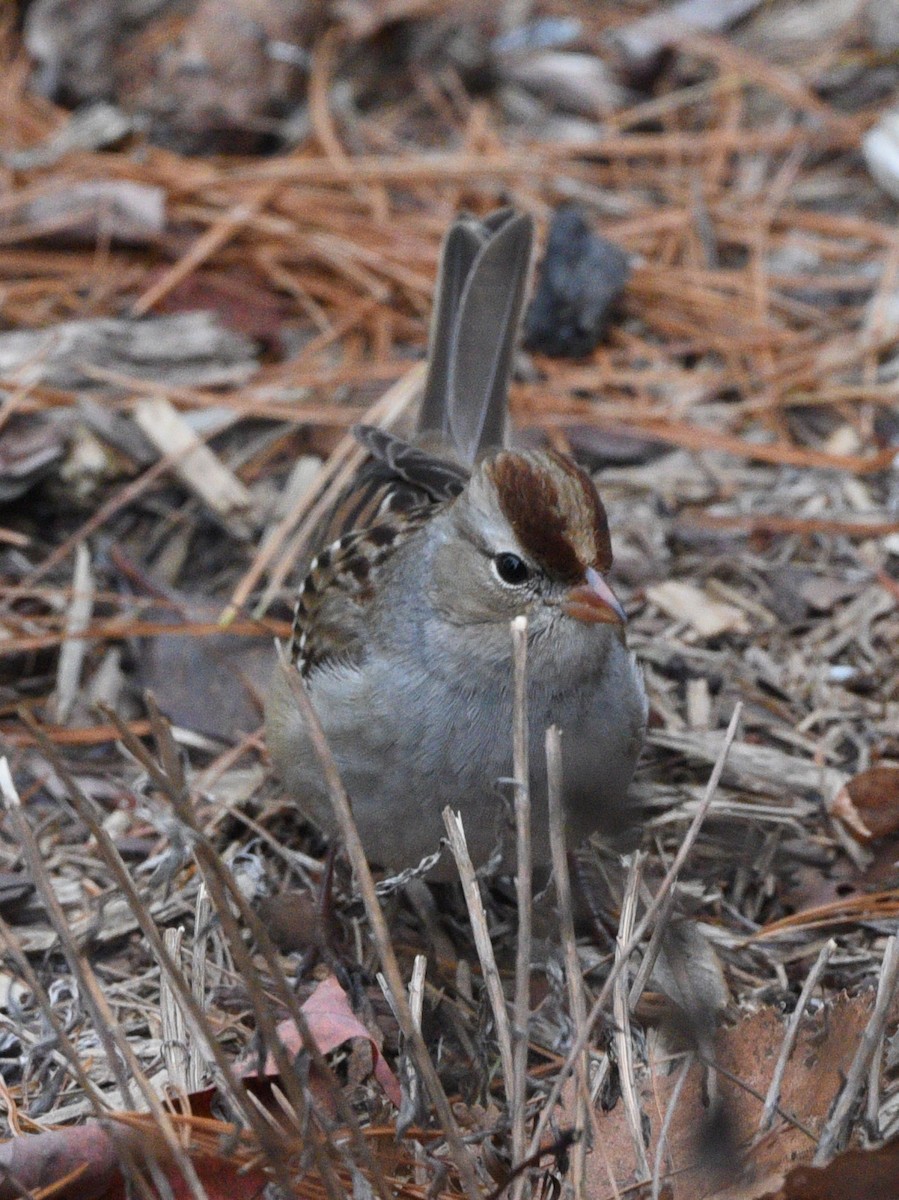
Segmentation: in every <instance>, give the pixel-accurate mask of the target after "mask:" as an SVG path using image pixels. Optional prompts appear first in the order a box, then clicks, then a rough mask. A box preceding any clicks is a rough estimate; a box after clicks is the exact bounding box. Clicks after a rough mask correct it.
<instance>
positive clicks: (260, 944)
mask: <svg viewBox="0 0 899 1200" xmlns="http://www.w3.org/2000/svg"><path fill="white" fill-rule="evenodd" d="M146 699H147V707H148V710H149V713H150V721H151V724H152V727H153V733H154V736H155V739H156V744H157V747H158V749H159V756H160V759H161V763H162V768H163V770H162V771H161V772H160V770H159V765H158V764H157V763H155V762H154V761H153V759H152V757H151V756H150V755H147V754H146V750H145V749H144V748H143V747H142V746H140V743H137V744H138V746H140V749H141V750H142V751H143V753H144V754H145V755H146V758H147V760H148V762H149V769H150V771H151V773H152V775H153V778H154V779H157V780H158V781H159V785H160V787H161V788H162V789H163V791H164V792H165V794H166V795H167V796H168V797H169V799H170V800H171V802H172V806H173V808H174V810H175V814H176V816H177V817H178V818H179V820H180V821H181V822H182V824H183V825H184V826H185V827H186V828H187V829H189V830H190V833H191V841H192V847H193V852H194V857H195V859H196V861H197V864H198V865H199V867H200V870H201V872H202V874H203V877H204V880H205V882H206V885H207V887H208V888H209V890H210V892H211V893H212V895H213V898H214V899H215V903H216V912H217V914H218V917H219V920H220V922H221V925H222V929H223V930H224V932H225V933H226V935H227V937H228V944H229V946H230V948H231V953H232V954H233V955H234V958H235V961H236V963H237V966H238V970H239V973H240V975H241V976H242V978H243V979H244V982H245V985H246V987H247V990H248V991H249V993H250V997H251V999H252V1001H253V1006H254V1012H255V1013H256V1020H257V1023H258V1024H259V1026H260V1029H261V1030H262V1032H263V1035H264V1037H265V1040H266V1044H267V1045H268V1048H269V1049H270V1051H271V1053H272V1056H273V1058H274V1059H275V1063H276V1065H277V1067H278V1071H279V1073H280V1075H281V1079H282V1083H281V1086H282V1087H283V1088H284V1090H285V1091H286V1092H287V1093H288V1097H289V1099H290V1100H291V1101H292V1102H293V1104H294V1110H295V1117H296V1120H297V1121H298V1123H299V1122H302V1123H303V1124H304V1127H305V1136H306V1137H307V1138H308V1137H309V1136H310V1129H309V1127H308V1124H306V1123H305V1121H304V1114H305V1113H306V1112H307V1109H308V1104H307V1101H306V1096H305V1093H304V1092H303V1090H302V1087H301V1086H300V1084H299V1080H298V1079H297V1078H296V1072H295V1071H294V1070H293V1069H292V1065H293V1064H292V1063H291V1061H290V1058H289V1056H288V1054H287V1051H286V1049H285V1048H284V1046H283V1044H282V1043H281V1040H280V1038H279V1037H278V1035H277V1030H276V1028H275V1024H274V1018H273V1017H272V1015H271V1005H270V1003H269V1001H268V997H267V996H266V995H265V993H264V991H263V989H262V988H261V986H259V984H258V978H257V971H256V967H255V963H254V961H253V958H252V955H251V954H250V952H249V950H248V949H247V947H246V946H245V945H244V942H243V937H242V931H241V928H240V926H239V925H238V922H237V920H236V919H235V917H234V915H233V913H232V912H231V908H230V906H229V903H228V901H229V899H230V900H231V902H232V903H233V904H234V906H235V907H236V909H237V911H238V913H239V915H240V918H241V920H242V921H243V922H244V925H245V926H246V927H247V928H248V929H249V931H250V933H251V935H252V937H253V939H254V941H255V943H256V947H257V949H258V950H259V952H260V953H261V954H262V956H263V958H264V959H265V962H266V965H267V967H268V968H269V971H270V972H271V975H272V979H273V980H274V982H275V984H276V986H277V988H278V999H279V1000H280V1001H281V1003H282V1004H283V1005H284V1007H285V1008H286V1010H287V1012H288V1014H289V1016H290V1018H291V1020H293V1022H294V1024H295V1025H296V1027H297V1029H298V1030H299V1033H300V1037H301V1038H302V1041H303V1047H304V1049H305V1050H306V1052H307V1053H308V1054H309V1056H310V1058H311V1060H312V1063H313V1066H314V1067H315V1069H316V1070H317V1071H318V1072H319V1075H320V1076H321V1078H322V1079H324V1080H325V1082H326V1084H327V1086H328V1088H329V1090H330V1093H331V1097H332V1099H333V1102H334V1106H335V1108H336V1110H337V1112H338V1114H339V1116H340V1117H341V1119H342V1120H343V1121H344V1122H345V1124H346V1126H347V1128H348V1129H349V1131H350V1135H351V1138H352V1144H353V1146H354V1148H355V1149H356V1150H357V1152H358V1153H359V1155H360V1159H361V1162H362V1164H363V1165H364V1166H366V1167H368V1169H369V1171H370V1172H371V1179H370V1181H369V1182H370V1183H372V1184H373V1185H374V1187H375V1189H376V1191H377V1192H378V1195H379V1196H380V1197H381V1200H390V1191H389V1189H388V1187H387V1184H386V1181H385V1180H384V1177H383V1174H382V1172H381V1170H380V1166H379V1164H378V1162H377V1160H376V1159H375V1158H374V1156H373V1155H372V1153H371V1148H370V1146H369V1144H368V1142H367V1141H366V1139H365V1137H364V1135H363V1133H362V1130H361V1128H360V1126H359V1122H358V1120H357V1118H356V1115H355V1113H354V1112H353V1110H352V1107H351V1106H350V1104H349V1103H348V1101H347V1099H346V1096H345V1095H344V1093H343V1089H342V1088H341V1087H340V1084H339V1082H338V1080H337V1078H336V1076H335V1075H334V1072H333V1070H332V1069H331V1066H330V1064H329V1063H328V1060H327V1058H326V1057H325V1055H324V1054H322V1052H321V1051H320V1050H319V1048H318V1043H317V1041H316V1039H315V1036H314V1034H313V1032H312V1030H311V1029H310V1027H309V1023H308V1021H307V1019H306V1014H305V1013H304V1011H303V1009H302V1007H301V1006H300V1004H299V1003H298V1002H297V999H296V995H295V994H294V990H293V988H292V987H291V985H290V983H289V982H288V980H287V977H286V976H285V974H284V972H283V970H282V968H281V962H280V959H279V956H278V952H277V950H276V949H275V947H274V944H273V943H272V941H271V938H270V937H269V935H268V931H267V930H266V928H265V926H264V925H263V923H262V922H261V921H260V920H259V917H258V916H257V914H256V913H255V912H254V911H253V909H252V908H251V907H250V904H249V902H248V901H247V899H246V897H245V896H244V895H243V893H242V891H241V890H240V888H239V887H238V885H237V882H236V880H235V879H234V875H233V873H232V872H231V871H229V870H227V869H226V868H225V867H224V866H223V864H222V861H221V858H220V856H219V855H218V853H217V852H216V850H215V848H214V847H213V846H212V844H211V843H210V841H209V839H208V838H207V837H206V836H205V834H204V833H203V831H202V829H201V828H200V827H199V825H198V824H197V821H196V817H195V814H194V811H193V808H192V806H191V803H190V798H189V791H188V787H187V781H186V779H185V777H184V772H183V769H182V765H181V758H180V756H179V753H178V747H177V746H176V744H175V741H174V738H173V737H172V733H171V727H170V725H169V724H168V723H167V721H166V720H165V718H164V717H163V716H162V713H161V712H160V711H159V708H158V707H157V705H156V701H155V699H154V698H153V696H152V695H151V694H149V693H148V695H147V698H146ZM133 741H134V742H137V739H136V738H135V739H133ZM323 1132H324V1133H325V1136H326V1138H327V1137H328V1134H329V1131H328V1130H327V1129H325V1130H323ZM311 1142H312V1151H313V1155H314V1156H315V1162H316V1166H317V1167H318V1169H319V1172H320V1173H321V1175H322V1179H323V1181H324V1183H325V1186H326V1189H327V1190H328V1192H329V1195H335V1194H337V1189H338V1188H339V1187H340V1181H339V1180H338V1178H337V1176H336V1174H335V1173H334V1171H333V1168H332V1166H331V1163H330V1159H329V1158H328V1156H327V1153H326V1152H325V1149H324V1147H323V1146H322V1145H321V1144H320V1143H319V1141H318V1139H317V1138H312V1139H311ZM328 1144H329V1145H330V1142H328ZM349 1166H350V1170H351V1171H353V1170H355V1164H353V1163H352V1162H350V1163H349Z"/></svg>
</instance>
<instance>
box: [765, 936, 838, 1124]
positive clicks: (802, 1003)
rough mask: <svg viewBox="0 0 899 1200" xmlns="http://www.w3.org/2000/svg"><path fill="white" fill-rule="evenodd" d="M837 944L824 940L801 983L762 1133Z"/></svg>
mask: <svg viewBox="0 0 899 1200" xmlns="http://www.w3.org/2000/svg"><path fill="white" fill-rule="evenodd" d="M836 948H837V944H836V942H835V941H834V940H833V938H831V939H830V941H828V942H825V943H824V945H823V946H822V947H821V953H820V954H819V955H818V957H817V959H816V960H815V962H814V965H813V966H812V969H811V970H810V971H809V973H808V976H807V977H806V980H805V983H804V984H803V985H802V991H801V992H800V993H799V999H798V1001H797V1002H796V1007H795V1008H794V1010H793V1012H792V1014H791V1016H790V1022H789V1024H788V1025H787V1032H786V1034H785V1035H784V1040H783V1045H782V1046H781V1048H780V1054H779V1055H778V1058H777V1063H776V1064H775V1067H774V1073H773V1075H772V1076H771V1085H770V1087H769V1088H768V1095H767V1096H766V1097H765V1107H764V1109H763V1110H762V1116H761V1119H760V1120H759V1128H758V1132H759V1133H760V1134H761V1133H764V1132H765V1130H766V1129H768V1127H769V1126H770V1125H771V1122H772V1121H773V1120H774V1114H775V1112H776V1111H777V1103H778V1100H779V1098H780V1089H781V1087H782V1085H783V1078H784V1074H785V1073H786V1069H787V1063H788V1062H789V1060H790V1055H791V1054H792V1053H793V1047H794V1046H795V1045H796V1039H797V1038H798V1037H799V1026H800V1025H801V1024H802V1017H803V1014H804V1013H805V1010H806V1008H807V1007H808V1002H809V1000H810V999H811V998H812V992H813V991H814V990H815V988H816V987H817V986H818V980H819V979H820V978H821V976H822V975H823V974H824V968H825V967H826V966H827V964H828V962H829V961H830V956H831V954H833V952H834V950H836Z"/></svg>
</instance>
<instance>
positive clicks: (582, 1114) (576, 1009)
mask: <svg viewBox="0 0 899 1200" xmlns="http://www.w3.org/2000/svg"><path fill="white" fill-rule="evenodd" d="M562 783H563V779H562V740H561V734H560V733H559V728H558V726H556V725H550V727H549V729H547V731H546V797H547V807H548V819H549V847H550V853H551V855H552V864H553V876H554V878H555V881H556V899H557V901H558V904H559V925H560V930H561V934H562V951H563V953H564V956H565V982H566V984H567V987H568V1008H569V1011H570V1013H571V1020H572V1023H573V1025H574V1032H575V1036H576V1037H577V1036H579V1035H580V1033H581V1031H582V1030H583V1028H584V1026H585V1025H586V1023H587V1004H586V1000H585V997H584V979H583V975H582V974H581V963H580V959H579V958H578V953H577V942H576V940H575V933H574V912H573V908H572V903H571V876H570V875H569V872H568V841H567V838H566V834H565V809H564V807H563V805H562ZM575 1074H576V1078H577V1105H576V1110H575V1120H574V1126H575V1129H576V1130H577V1131H578V1133H579V1134H580V1136H579V1137H578V1139H577V1141H576V1142H575V1143H574V1146H573V1148H572V1153H571V1177H572V1179H573V1180H574V1192H575V1195H576V1196H580V1195H581V1194H582V1192H583V1187H584V1174H585V1171H586V1165H587V1139H586V1137H585V1136H584V1134H585V1132H586V1127H587V1108H586V1106H587V1102H588V1098H589V1091H588V1088H589V1078H588V1064H587V1052H586V1050H584V1051H582V1052H581V1053H580V1054H579V1055H578V1057H577V1062H576V1064H575Z"/></svg>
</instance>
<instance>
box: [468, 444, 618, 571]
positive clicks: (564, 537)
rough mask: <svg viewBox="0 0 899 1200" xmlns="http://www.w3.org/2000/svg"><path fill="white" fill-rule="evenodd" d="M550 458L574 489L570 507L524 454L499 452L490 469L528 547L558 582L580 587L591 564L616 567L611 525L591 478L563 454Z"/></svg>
mask: <svg viewBox="0 0 899 1200" xmlns="http://www.w3.org/2000/svg"><path fill="white" fill-rule="evenodd" d="M547 457H548V458H550V459H551V460H552V462H553V464H554V465H555V466H557V467H558V468H559V469H560V471H561V472H562V473H563V474H564V475H565V476H567V478H568V479H569V480H570V482H571V484H572V485H573V486H572V488H571V491H570V495H569V496H568V497H567V499H568V501H569V503H568V504H566V505H565V506H564V507H563V504H562V497H561V495H560V490H559V485H558V484H557V482H556V480H555V479H553V477H552V475H551V474H550V472H549V471H547V470H546V469H544V468H542V467H540V466H539V465H538V464H536V463H534V462H533V461H532V460H531V459H529V458H526V457H524V456H523V455H520V454H513V453H502V454H498V455H497V456H496V458H495V459H494V460H493V462H492V463H491V464H490V466H489V468H488V470H489V473H490V475H491V476H492V478H493V482H494V485H495V487H496V492H497V498H498V500H499V505H500V508H501V509H502V512H503V515H504V516H505V518H506V520H507V521H508V522H509V524H510V525H511V526H512V530H513V532H514V533H515V536H516V537H517V538H518V540H519V542H520V543H521V547H522V549H523V550H524V551H525V552H526V553H527V554H529V555H530V556H531V557H532V558H533V559H534V561H535V562H537V563H538V564H539V565H540V566H541V567H543V568H544V570H546V571H548V572H549V573H550V574H551V575H554V576H555V577H556V578H557V579H560V580H562V581H563V582H566V583H568V582H571V583H574V582H576V581H577V580H579V579H581V578H583V574H584V571H585V570H586V568H587V567H588V566H592V567H595V568H596V569H597V570H599V571H604V570H607V569H608V567H609V566H610V565H611V562H612V549H611V543H610V540H609V526H608V521H607V519H606V514H605V509H604V508H603V506H602V501H601V500H600V499H599V496H598V495H597V492H596V488H595V487H594V486H593V481H592V480H591V479H590V476H589V475H588V474H587V473H586V472H585V471H583V470H581V468H580V467H578V466H577V465H576V464H575V463H573V462H571V461H570V460H569V459H567V458H564V457H563V456H562V455H558V454H549V455H547Z"/></svg>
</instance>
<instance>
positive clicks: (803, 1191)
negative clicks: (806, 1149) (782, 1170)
mask: <svg viewBox="0 0 899 1200" xmlns="http://www.w3.org/2000/svg"><path fill="white" fill-rule="evenodd" d="M897 1194H899V1138H893V1140H892V1141H890V1142H887V1144H886V1145H885V1146H881V1147H880V1148H879V1149H877V1150H847V1151H846V1153H845V1154H841V1155H839V1157H837V1158H835V1159H834V1160H833V1162H830V1163H828V1164H827V1166H826V1167H794V1169H793V1170H792V1171H791V1172H790V1173H789V1175H788V1176H787V1178H786V1180H785V1181H784V1185H783V1188H782V1189H781V1191H780V1192H779V1193H778V1194H777V1195H776V1196H774V1197H770V1200H896V1196H897Z"/></svg>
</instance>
